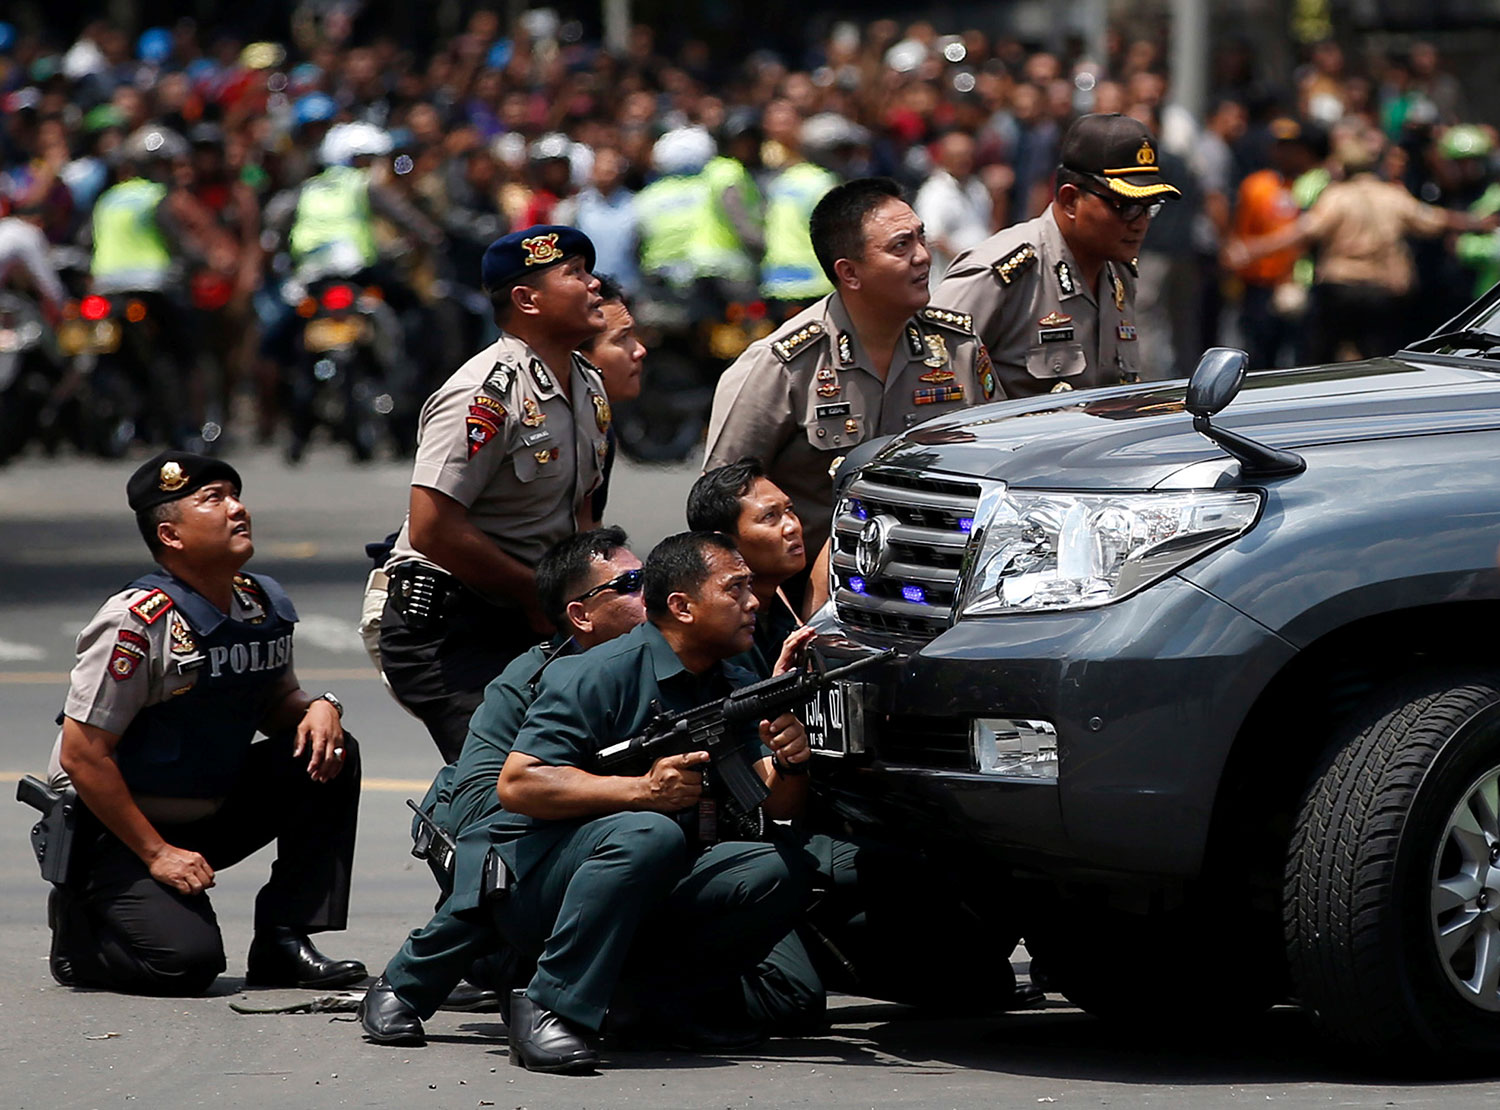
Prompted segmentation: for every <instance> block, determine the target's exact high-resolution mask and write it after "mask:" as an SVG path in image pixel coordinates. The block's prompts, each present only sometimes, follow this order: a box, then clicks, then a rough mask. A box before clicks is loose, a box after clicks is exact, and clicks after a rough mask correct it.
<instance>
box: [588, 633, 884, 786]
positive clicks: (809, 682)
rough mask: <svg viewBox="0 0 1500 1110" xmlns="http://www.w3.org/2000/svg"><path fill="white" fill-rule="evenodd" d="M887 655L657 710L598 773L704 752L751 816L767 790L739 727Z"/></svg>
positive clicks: (602, 759)
mask: <svg viewBox="0 0 1500 1110" xmlns="http://www.w3.org/2000/svg"><path fill="white" fill-rule="evenodd" d="M890 655H891V652H890V651H889V650H887V651H883V652H880V653H879V654H876V655H869V656H866V657H865V658H863V659H857V660H855V661H854V662H853V663H848V664H846V665H844V666H842V667H834V668H833V669H832V670H828V669H826V667H825V666H824V665H821V664H818V663H816V662H814V663H813V665H812V666H811V667H810V668H805V669H804V668H799V669H797V670H792V671H788V672H787V673H786V674H782V675H777V676H775V677H774V678H768V679H765V680H764V681H762V682H756V683H753V684H752V685H750V686H742V687H740V688H739V689H738V690H736V691H734V693H732V694H730V695H729V696H728V697H726V698H721V699H719V700H718V701H711V702H709V703H708V704H706V705H700V706H698V707H696V708H694V709H685V710H683V711H682V712H681V713H664V712H662V711H661V710H660V709H659V708H658V709H657V711H656V715H655V716H654V717H652V718H651V720H649V721H647V722H646V727H645V728H644V729H643V730H642V731H641V732H640V734H639V735H637V736H633V737H631V738H630V739H629V740H622V741H620V742H619V743H618V744H612V745H610V746H609V747H607V748H604V749H602V750H601V751H600V752H599V754H598V756H597V762H598V767H599V770H600V771H602V772H603V773H604V774H613V775H618V774H641V773H643V772H644V771H645V770H647V769H648V768H650V766H651V765H652V764H653V763H655V762H656V761H657V760H658V759H661V758H662V757H663V756H668V755H683V754H685V753H686V752H707V753H708V756H709V765H710V767H711V768H712V770H713V773H714V774H716V775H718V776H719V778H720V780H722V782H723V783H724V786H725V788H726V789H728V791H729V793H730V795H731V796H732V797H733V798H734V800H735V803H736V804H737V805H738V806H739V807H740V808H741V809H742V810H743V811H744V812H745V813H751V812H753V811H754V810H755V807H756V806H758V805H760V803H761V802H763V801H765V800H766V797H767V795H769V794H770V790H769V788H767V786H766V784H765V783H763V782H762V781H761V780H760V776H759V775H757V774H756V773H755V761H756V759H757V758H758V756H759V753H760V747H759V741H758V740H757V739H756V738H755V737H754V735H753V734H750V735H748V736H747V735H746V730H745V729H744V728H743V727H742V726H744V725H746V724H751V725H754V724H755V723H757V722H759V721H762V720H772V719H775V718H776V717H778V716H780V715H781V714H782V713H785V712H786V711H787V710H788V709H795V708H797V707H798V706H800V705H804V704H806V703H807V701H808V700H809V699H811V698H812V697H813V695H815V694H816V693H818V692H819V691H820V690H826V689H828V688H829V687H831V686H833V685H834V684H835V683H836V682H838V681H839V680H840V679H844V678H848V677H849V676H850V675H853V674H856V673H858V672H859V671H863V670H866V669H867V668H869V667H873V666H876V665H877V664H880V663H884V662H885V661H886V660H887V658H888V657H889V656H890ZM805 766H806V765H805V764H794V765H793V767H794V768H798V769H795V770H794V769H793V768H792V767H789V768H788V769H787V771H788V773H790V774H799V773H801V770H800V769H805Z"/></svg>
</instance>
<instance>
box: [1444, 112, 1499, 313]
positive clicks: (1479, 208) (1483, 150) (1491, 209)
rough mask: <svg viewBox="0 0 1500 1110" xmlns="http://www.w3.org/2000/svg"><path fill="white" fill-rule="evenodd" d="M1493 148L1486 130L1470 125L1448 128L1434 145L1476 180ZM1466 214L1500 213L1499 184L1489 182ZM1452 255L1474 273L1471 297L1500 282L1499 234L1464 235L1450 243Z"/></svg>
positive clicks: (1466, 233) (1481, 232)
mask: <svg viewBox="0 0 1500 1110" xmlns="http://www.w3.org/2000/svg"><path fill="white" fill-rule="evenodd" d="M1494 149H1495V142H1494V138H1493V136H1492V133H1491V132H1490V131H1489V129H1488V128H1484V127H1478V126H1475V125H1473V124H1458V125H1457V126H1454V127H1450V128H1448V130H1447V131H1445V132H1444V133H1443V137H1442V139H1441V140H1440V141H1439V143H1438V152H1439V153H1440V154H1442V156H1443V157H1444V158H1447V159H1448V160H1449V161H1451V162H1454V163H1457V164H1461V165H1462V166H1463V168H1464V169H1465V170H1466V171H1468V173H1470V174H1472V176H1473V177H1475V178H1476V179H1478V180H1480V181H1482V180H1483V174H1484V170H1485V168H1486V163H1487V161H1488V159H1489V158H1490V155H1491V154H1492V153H1493V151H1494ZM1471 167H1472V168H1471ZM1470 195H1471V196H1472V195H1473V194H1472V193H1471V194H1470ZM1469 214H1470V215H1471V216H1475V217H1477V218H1479V219H1484V218H1485V217H1487V216H1494V215H1496V214H1500V182H1496V181H1492V182H1490V184H1489V185H1488V186H1487V187H1486V188H1485V190H1484V191H1483V192H1482V193H1480V194H1479V197H1478V198H1477V199H1475V200H1474V201H1473V203H1471V204H1470V205H1469ZM1453 253H1454V255H1455V256H1456V257H1457V259H1458V261H1459V262H1460V263H1461V264H1462V265H1464V266H1467V267H1468V268H1469V269H1471V270H1473V271H1474V272H1475V273H1474V296H1475V297H1480V296H1482V295H1483V294H1484V293H1485V292H1486V291H1487V290H1488V289H1489V288H1490V286H1492V285H1494V284H1495V283H1496V282H1497V281H1500V231H1469V232H1465V233H1464V234H1462V235H1460V236H1459V237H1458V238H1457V239H1456V240H1455V241H1454V244H1453Z"/></svg>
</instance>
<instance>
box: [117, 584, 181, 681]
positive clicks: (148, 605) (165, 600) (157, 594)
mask: <svg viewBox="0 0 1500 1110" xmlns="http://www.w3.org/2000/svg"><path fill="white" fill-rule="evenodd" d="M170 608H172V599H171V598H170V597H168V596H167V592H166V591H165V590H152V591H151V592H150V593H149V594H147V595H146V596H145V597H143V598H141V599H140V600H139V601H137V602H136V603H135V604H134V605H132V606H131V607H130V611H131V612H132V613H134V614H135V615H136V617H137V618H138V619H139V620H140V621H141V623H142V624H153V623H155V622H156V620H157V619H158V618H159V617H160V616H161V615H162V614H163V613H165V612H166V611H167V610H168V609H170ZM125 677H126V678H129V677H130V676H129V675H126V676H125Z"/></svg>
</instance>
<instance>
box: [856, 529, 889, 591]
mask: <svg viewBox="0 0 1500 1110" xmlns="http://www.w3.org/2000/svg"><path fill="white" fill-rule="evenodd" d="M890 523H891V522H890V520H889V519H888V518H886V517H883V516H877V517H871V518H870V519H869V520H867V521H866V522H865V526H864V527H863V528H861V529H860V530H859V542H858V543H857V544H855V546H854V566H855V569H856V570H858V571H859V573H860V574H862V575H864V576H865V577H866V578H869V577H871V576H872V575H876V574H879V573H880V572H881V570H882V569H884V567H885V554H886V552H885V536H886V532H887V531H888V530H889V528H890Z"/></svg>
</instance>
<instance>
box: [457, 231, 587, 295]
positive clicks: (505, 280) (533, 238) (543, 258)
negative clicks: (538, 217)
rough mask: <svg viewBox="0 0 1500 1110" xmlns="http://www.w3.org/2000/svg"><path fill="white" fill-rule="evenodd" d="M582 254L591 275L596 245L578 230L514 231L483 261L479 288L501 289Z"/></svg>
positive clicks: (493, 245) (488, 251) (496, 243)
mask: <svg viewBox="0 0 1500 1110" xmlns="http://www.w3.org/2000/svg"><path fill="white" fill-rule="evenodd" d="M579 254H581V255H583V264H584V265H585V266H587V267H588V269H589V270H590V271H591V272H592V271H593V269H594V244H593V241H592V240H590V239H589V237H588V236H587V235H585V234H584V233H583V232H581V231H579V230H578V229H577V228H576V227H565V226H564V225H562V224H536V225H535V226H533V227H528V228H525V229H523V230H521V231H512V232H511V233H510V234H509V235H502V236H501V237H500V238H499V239H496V240H495V241H494V242H493V243H491V244H490V245H489V246H488V247H487V248H486V249H485V252H484V261H483V262H482V263H481V264H480V267H479V280H480V284H482V285H483V286H484V288H485V289H501V288H503V287H505V286H507V285H509V284H510V283H511V282H513V281H518V280H520V279H521V278H524V277H525V276H526V275H527V274H534V273H536V272H537V271H538V270H541V269H545V268H546V267H548V266H550V265H552V264H553V263H554V262H561V261H562V260H563V259H565V258H571V257H572V256H574V255H579Z"/></svg>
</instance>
